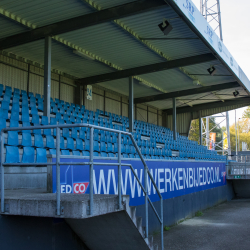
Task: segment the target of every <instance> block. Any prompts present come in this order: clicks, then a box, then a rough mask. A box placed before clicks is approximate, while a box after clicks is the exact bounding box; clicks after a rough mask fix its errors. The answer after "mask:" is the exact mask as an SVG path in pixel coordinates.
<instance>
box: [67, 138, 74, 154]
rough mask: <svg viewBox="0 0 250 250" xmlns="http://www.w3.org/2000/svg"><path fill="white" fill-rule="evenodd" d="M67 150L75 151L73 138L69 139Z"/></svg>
mask: <svg viewBox="0 0 250 250" xmlns="http://www.w3.org/2000/svg"><path fill="white" fill-rule="evenodd" d="M66 148H67V149H69V150H72V151H73V150H74V149H75V146H74V140H73V138H71V137H68V138H67V147H66Z"/></svg>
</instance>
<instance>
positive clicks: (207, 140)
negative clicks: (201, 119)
mask: <svg viewBox="0 0 250 250" xmlns="http://www.w3.org/2000/svg"><path fill="white" fill-rule="evenodd" d="M206 145H207V149H209V117H206Z"/></svg>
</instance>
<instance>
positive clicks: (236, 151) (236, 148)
mask: <svg viewBox="0 0 250 250" xmlns="http://www.w3.org/2000/svg"><path fill="white" fill-rule="evenodd" d="M237 146H238V145H237V122H236V109H235V153H236V159H237V155H238V147H237Z"/></svg>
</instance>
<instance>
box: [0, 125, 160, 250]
mask: <svg viewBox="0 0 250 250" xmlns="http://www.w3.org/2000/svg"><path fill="white" fill-rule="evenodd" d="M75 127H89V128H90V157H89V162H60V132H61V131H60V129H61V128H62V129H63V128H75ZM34 129H56V164H55V163H49V162H45V163H35V162H34V163H6V162H4V140H5V135H4V133H5V132H8V131H21V130H34ZM94 129H97V130H104V131H109V132H113V133H117V134H118V163H100V162H94V160H93V151H94V150H93V142H94ZM121 134H124V135H127V136H129V137H130V138H131V140H132V143H133V145H134V147H135V149H136V151H137V153H138V154H139V157H140V159H141V161H142V163H143V165H144V186H143V185H142V183H141V181H140V179H139V178H138V176H137V174H136V172H135V170H134V168H133V166H132V165H131V164H127V163H122V161H121V143H122V140H121ZM0 139H1V159H0V160H1V212H2V213H4V212H5V209H4V167H5V166H44V165H56V215H57V216H60V215H61V204H60V196H61V193H60V190H61V189H60V165H89V182H90V183H89V185H90V186H89V188H90V189H89V199H90V206H89V208H90V209H89V213H90V215H93V203H94V199H93V196H94V193H93V172H94V165H104V166H118V208H119V209H122V194H121V175H122V169H121V167H122V166H127V167H130V169H131V171H132V172H133V174H134V176H135V177H136V180H137V181H138V183H139V185H140V186H141V188H142V190H143V192H144V195H145V215H146V217H145V219H146V230H145V238H147V239H148V203H149V204H150V205H151V206H152V209H153V211H154V213H155V215H156V217H157V218H158V220H159V222H160V224H161V249H162V250H163V249H164V243H163V198H162V195H161V193H160V191H159V189H158V187H157V185H156V183H155V181H154V178H153V176H152V175H151V173H150V171H149V169H148V166H147V164H146V162H145V160H144V158H143V156H142V154H141V151H140V149H139V148H138V146H137V144H136V142H135V140H134V137H133V135H132V134H131V133H128V132H124V131H120V130H115V129H110V128H104V127H99V126H95V125H91V124H85V123H81V124H58V125H44V126H30V127H18V128H4V129H2V130H1V138H0ZM148 176H149V178H150V180H151V181H152V184H153V186H154V187H155V189H156V191H157V194H158V195H159V197H160V204H161V215H160V216H159V214H158V212H157V211H156V209H155V207H154V205H153V203H152V202H151V200H150V198H149V196H148V184H147V182H148Z"/></svg>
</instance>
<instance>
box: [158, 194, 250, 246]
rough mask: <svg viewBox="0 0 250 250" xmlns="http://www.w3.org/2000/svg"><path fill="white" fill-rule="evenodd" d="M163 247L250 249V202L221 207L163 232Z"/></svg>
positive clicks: (236, 201)
mask: <svg viewBox="0 0 250 250" xmlns="http://www.w3.org/2000/svg"><path fill="white" fill-rule="evenodd" d="M158 237H159V236H157V238H158ZM157 240H159V239H157ZM164 245H165V249H175V250H179V249H181V250H186V249H187V250H189V249H192V250H198V249H199V250H214V249H216V250H217V249H218V250H223V249H227V250H231V249H234V250H235V249H237V250H238V249H239V250H249V249H250V199H244V200H233V201H230V202H227V203H224V204H221V205H219V206H217V207H214V208H211V209H209V210H207V211H205V212H204V215H203V216H201V217H195V218H193V219H189V220H186V221H184V222H182V223H181V224H179V225H178V226H174V227H172V228H171V229H170V230H169V231H167V232H164ZM159 246H160V245H159Z"/></svg>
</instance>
